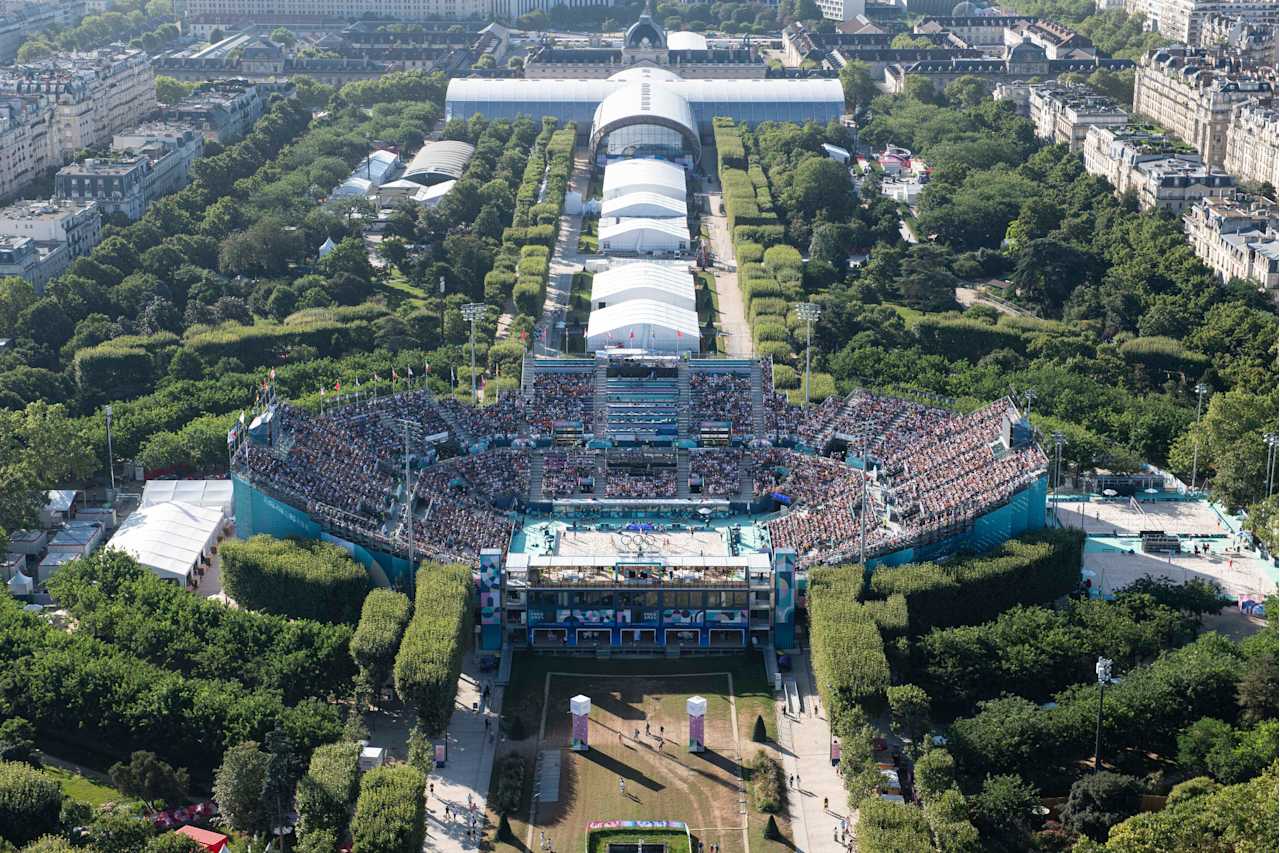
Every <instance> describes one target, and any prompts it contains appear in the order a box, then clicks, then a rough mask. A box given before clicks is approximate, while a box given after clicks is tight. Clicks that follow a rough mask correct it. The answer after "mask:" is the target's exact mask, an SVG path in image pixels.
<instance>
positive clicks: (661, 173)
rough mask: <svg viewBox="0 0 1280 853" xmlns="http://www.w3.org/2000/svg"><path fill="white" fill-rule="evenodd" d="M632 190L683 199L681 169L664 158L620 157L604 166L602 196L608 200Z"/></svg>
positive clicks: (681, 200) (682, 172)
mask: <svg viewBox="0 0 1280 853" xmlns="http://www.w3.org/2000/svg"><path fill="white" fill-rule="evenodd" d="M634 192H650V193H658V194H659V195H665V196H667V197H668V198H673V199H676V200H677V201H680V202H683V201H684V200H685V197H686V194H687V191H686V189H685V176H684V169H683V168H682V167H680V166H677V165H675V164H674V163H668V162H667V161H665V160H648V159H643V158H642V159H636V160H619V161H615V162H613V163H610V164H609V165H607V166H605V167H604V187H603V189H602V190H601V197H602V198H603V199H604V200H605V201H608V200H609V199H613V198H618V197H620V196H625V195H628V194H629V193H634Z"/></svg>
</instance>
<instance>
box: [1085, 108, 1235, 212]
mask: <svg viewBox="0 0 1280 853" xmlns="http://www.w3.org/2000/svg"><path fill="white" fill-rule="evenodd" d="M1082 152H1083V154H1084V167H1085V170H1086V171H1087V172H1089V174H1091V175H1099V176H1101V177H1103V178H1105V179H1106V180H1107V182H1108V183H1110V184H1111V185H1112V186H1113V187H1115V191H1116V195H1123V194H1124V193H1126V192H1133V193H1134V195H1135V196H1136V198H1137V200H1138V204H1139V206H1141V207H1142V209H1143V210H1150V209H1153V208H1156V209H1160V210H1167V211H1169V212H1170V213H1182V212H1183V211H1184V210H1186V209H1187V208H1189V207H1191V206H1192V205H1194V204H1195V203H1196V202H1198V201H1199V200H1200V199H1202V198H1227V197H1231V196H1233V195H1234V194H1235V186H1236V184H1235V179H1234V178H1232V176H1231V175H1228V174H1227V173H1226V172H1223V171H1220V170H1218V169H1214V168H1212V167H1210V166H1207V165H1206V164H1205V163H1204V161H1203V160H1202V159H1201V158H1200V155H1199V154H1196V153H1195V152H1194V151H1192V150H1190V149H1189V148H1188V146H1186V145H1180V144H1178V143H1176V142H1173V141H1171V140H1170V139H1168V138H1167V137H1165V136H1163V135H1162V134H1160V133H1159V132H1158V131H1156V130H1155V129H1154V128H1151V127H1140V126H1133V125H1129V126H1125V127H1098V126H1097V125H1094V126H1092V127H1090V128H1089V131H1088V133H1087V134H1086V135H1085V140H1084V147H1083V149H1082Z"/></svg>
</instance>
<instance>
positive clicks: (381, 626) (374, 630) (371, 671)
mask: <svg viewBox="0 0 1280 853" xmlns="http://www.w3.org/2000/svg"><path fill="white" fill-rule="evenodd" d="M408 624H409V596H407V595H405V594H404V593H400V592H395V591H394V590H390V589H375V590H374V591H373V592H371V593H369V595H368V596H367V597H366V598H365V600H364V606H363V607H362V608H361V609H360V624H359V625H357V626H356V632H355V634H354V635H353V636H352V637H351V659H352V660H353V661H355V664H356V666H358V667H359V668H360V674H361V677H362V678H363V680H364V682H365V684H367V685H368V686H369V687H372V688H374V689H375V690H376V689H378V688H380V687H382V685H383V684H385V683H386V681H387V678H388V677H389V676H390V675H391V667H392V666H393V665H394V664H395V660H396V651H397V650H398V649H399V648H400V638H401V637H402V636H404V629H405V626H407V625H408Z"/></svg>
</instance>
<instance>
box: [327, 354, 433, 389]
mask: <svg viewBox="0 0 1280 853" xmlns="http://www.w3.org/2000/svg"><path fill="white" fill-rule="evenodd" d="M450 372H451V374H452V375H453V377H454V381H457V379H456V377H457V372H456V371H454V370H453V369H452V368H450ZM430 375H431V363H430V362H428V361H427V360H426V359H423V361H422V377H423V378H424V379H425V378H426V377H428V376H430ZM413 377H414V373H413V365H412V364H411V365H409V366H408V367H406V368H405V375H404V376H403V377H402V376H401V375H400V371H398V370H396V369H395V368H394V367H393V368H391V384H392V385H397V384H399V382H400V380H401V379H403V380H404V381H405V382H406V383H412V382H413ZM369 378H370V381H372V382H374V383H378V382H381V381H382V377H381V376H379V375H378V374H377V373H374V374H373V376H371V377H369ZM354 385H355V387H356V388H359V387H360V377H358V376H357V377H356V378H355V381H354ZM328 393H329V390H328V389H327V388H321V389H320V396H321V397H324V396H326V395H327V394H328ZM333 393H335V394H340V393H342V380H341V379H337V380H335V381H334V383H333Z"/></svg>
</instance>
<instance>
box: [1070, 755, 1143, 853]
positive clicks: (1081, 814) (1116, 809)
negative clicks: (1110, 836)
mask: <svg viewBox="0 0 1280 853" xmlns="http://www.w3.org/2000/svg"><path fill="white" fill-rule="evenodd" d="M1139 793H1140V791H1139V787H1138V780H1137V779H1134V778H1133V777H1132V776H1125V775H1124V774H1122V773H1112V772H1110V771H1108V770H1103V771H1100V772H1098V773H1091V774H1089V775H1088V776H1085V777H1083V778H1081V779H1077V780H1076V781H1075V783H1073V784H1072V785H1071V791H1070V793H1068V794H1067V802H1066V805H1064V806H1063V807H1062V823H1063V825H1064V826H1066V827H1067V828H1068V829H1070V830H1071V831H1072V832H1078V833H1080V834H1081V835H1087V836H1088V837H1090V838H1092V839H1093V840H1094V841H1102V840H1104V839H1105V838H1106V837H1107V832H1108V830H1110V829H1111V827H1113V826H1115V825H1116V824H1117V823H1119V822H1120V821H1122V820H1124V819H1125V818H1127V817H1129V816H1130V815H1133V814H1135V813H1136V812H1137V811H1138V794H1139Z"/></svg>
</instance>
